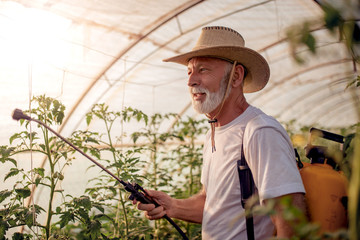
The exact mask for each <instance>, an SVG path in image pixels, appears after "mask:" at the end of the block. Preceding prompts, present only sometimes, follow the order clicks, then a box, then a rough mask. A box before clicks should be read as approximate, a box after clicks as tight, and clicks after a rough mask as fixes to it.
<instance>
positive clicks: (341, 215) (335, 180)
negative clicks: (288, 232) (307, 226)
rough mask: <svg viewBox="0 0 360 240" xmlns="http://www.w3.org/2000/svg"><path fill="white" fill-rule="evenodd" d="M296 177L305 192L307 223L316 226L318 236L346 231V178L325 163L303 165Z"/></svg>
mask: <svg viewBox="0 0 360 240" xmlns="http://www.w3.org/2000/svg"><path fill="white" fill-rule="evenodd" d="M300 175H301V178H302V180H303V183H304V186H305V190H306V195H305V197H306V204H307V207H308V209H307V210H308V214H309V218H310V221H311V222H314V223H318V224H319V225H320V233H323V232H334V231H337V230H339V229H342V228H346V227H347V210H346V209H345V206H344V202H346V198H347V186H348V181H347V179H346V177H345V176H344V175H343V174H342V173H341V172H339V171H336V170H334V169H333V168H332V166H330V165H328V164H326V163H312V164H305V165H304V167H303V168H301V169H300ZM344 197H345V198H344Z"/></svg>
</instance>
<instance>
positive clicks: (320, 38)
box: [0, 0, 360, 240]
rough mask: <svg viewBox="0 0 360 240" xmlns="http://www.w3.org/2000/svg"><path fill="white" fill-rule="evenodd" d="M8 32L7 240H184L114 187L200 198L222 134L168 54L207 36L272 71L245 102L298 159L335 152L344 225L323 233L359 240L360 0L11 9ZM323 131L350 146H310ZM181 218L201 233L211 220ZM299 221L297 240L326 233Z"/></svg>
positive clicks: (111, 1)
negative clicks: (234, 36) (231, 42)
mask: <svg viewBox="0 0 360 240" xmlns="http://www.w3.org/2000/svg"><path fill="white" fill-rule="evenodd" d="M0 26H1V31H0V43H1V44H0V49H1V51H0V52H1V55H0V61H1V64H0V82H1V86H2V87H1V91H2V94H1V95H0V97H1V99H2V105H1V107H0V117H1V120H2V121H1V122H0V124H1V125H2V127H1V128H0V129H1V130H0V131H1V138H0V143H1V163H0V171H1V173H2V174H1V176H2V179H1V180H0V181H1V188H0V240H1V239H182V237H181V235H179V232H178V231H177V230H176V229H175V228H174V226H172V225H171V224H170V223H169V222H170V221H166V219H160V220H155V221H150V220H148V219H147V218H146V217H145V216H144V212H142V211H140V210H138V209H137V208H136V205H134V204H133V203H132V201H131V200H129V199H128V198H129V196H130V193H129V192H128V191H125V190H124V187H123V186H122V184H121V183H120V182H119V181H118V180H119V179H120V180H123V181H125V182H126V183H134V182H136V183H138V184H140V185H141V186H142V187H144V188H145V189H155V190H159V191H163V192H166V193H167V194H168V195H169V196H172V197H174V198H178V199H182V198H188V197H190V196H192V195H194V194H196V193H198V192H199V191H201V189H202V184H201V183H200V179H201V172H202V154H203V145H204V140H205V139H206V133H207V132H208V131H211V126H210V124H209V123H208V119H207V117H206V116H205V115H204V114H199V113H198V112H197V111H195V110H194V109H193V107H192V101H191V98H190V94H189V86H188V81H189V80H188V79H189V76H188V70H187V67H186V66H183V65H181V64H177V63H173V62H165V61H163V60H164V59H167V58H170V57H173V56H175V55H179V54H183V53H186V52H189V51H191V50H192V48H193V47H194V46H195V45H196V42H197V40H198V38H199V35H200V33H201V31H202V29H203V28H204V27H209V26H222V27H227V28H231V29H233V30H235V31H237V32H239V33H240V34H241V35H242V37H243V38H244V40H245V46H246V47H247V48H250V49H253V50H255V51H256V52H258V53H259V54H260V55H261V56H262V57H263V58H264V59H265V60H266V61H267V63H268V65H269V68H270V78H269V81H268V83H267V85H266V86H265V87H264V88H263V89H262V90H260V91H257V92H253V93H245V94H244V95H245V98H246V100H247V102H248V103H249V104H250V105H252V106H254V107H257V108H259V109H261V110H262V111H263V112H265V113H266V114H268V115H269V116H272V117H274V118H276V119H277V120H278V121H279V122H280V123H281V125H282V126H283V127H284V128H285V130H286V131H287V133H288V135H289V137H290V139H291V141H292V144H293V146H294V148H296V149H297V151H298V152H299V157H300V159H301V160H303V161H305V162H309V161H310V160H311V159H309V157H308V156H307V152H306V151H307V150H306V149H305V147H306V146H309V144H310V142H311V141H314V142H315V141H317V142H316V144H319V145H324V146H325V145H326V147H327V148H328V149H330V150H334V151H331V152H336V153H335V154H334V156H335V155H336V154H337V155H336V157H334V161H335V163H334V169H332V170H334V171H335V170H336V172H337V173H341V174H342V176H345V177H344V178H346V182H347V183H346V196H344V197H346V199H348V200H346V205H347V209H346V211H347V213H346V226H345V227H343V228H339V229H336V231H335V230H334V231H331V233H328V237H329V239H354V240H355V239H359V238H360V219H359V217H360V214H359V212H360V210H359V205H360V204H359V203H360V199H359V198H360V190H359V189H360V144H359V143H360V142H359V134H360V129H359V127H360V125H359V122H360V107H359V106H360V91H359V87H360V77H359V68H360V65H359V63H360V2H359V1H356V0H344V1H336V0H291V1H290V0H251V1H250V0H176V1H175V0H147V1H145V0H133V1H130V0H31V1H29V0H3V1H0ZM15 109H19V110H21V111H19V112H17V113H19V114H22V113H23V114H25V115H24V116H25V118H26V117H29V118H31V120H32V119H33V120H34V121H28V120H29V119H20V120H19V119H13V117H14V110H15ZM15 118H16V117H15ZM20 118H24V117H20ZM16 120H19V121H16ZM39 122H40V123H39ZM41 123H43V124H44V125H45V126H44V125H42V124H41ZM47 126H48V127H50V128H51V129H52V130H53V131H54V132H55V133H53V132H51V130H49V129H48V128H47ZM312 128H315V129H320V130H323V135H322V136H323V137H325V138H326V136H338V137H339V136H340V137H341V140H339V141H337V140H336V141H334V138H332V137H330V138H332V140H333V141H330V143H329V141H326V140H324V139H315V140H314V139H313V138H312V137H313V136H311V132H310V129H312ZM56 134H58V135H60V137H59V136H56ZM326 134H329V135H326ZM332 134H333V135H332ZM317 137H320V138H321V136H317ZM62 138H64V139H65V141H64V140H63V139H62ZM66 141H68V142H70V145H69V144H67V143H66ZM335 142H336V143H335ZM71 145H73V146H75V149H78V150H80V151H78V150H75V149H74V147H72V146H71ZM310 145H311V144H310ZM84 155H86V156H84ZM91 159H92V160H93V161H91ZM94 163H95V164H94ZM96 163H99V164H98V166H96V165H97V164H96ZM99 165H100V167H99ZM101 167H103V168H105V170H104V169H101ZM107 171H108V172H107ZM111 175H113V176H111ZM114 176H115V177H114ZM116 178H118V179H116ZM140 192H141V190H140ZM347 201H348V202H347ZM239 204H240V199H239ZM239 206H240V205H239ZM289 208H291V206H290V207H289ZM265 211H267V212H266V214H270V212H271V211H270V210H269V209H267V210H266V208H265V207H264V209H262V210H260V212H262V214H264V212H265ZM288 211H289V212H290V211H291V209H288ZM329 211H330V210H329ZM232 217H233V218H236V217H244V216H239V215H236V214H235V215H234V216H232ZM334 218H339V217H338V216H334ZM174 221H175V225H177V226H179V228H181V229H182V231H183V232H184V234H186V235H187V237H188V238H189V239H202V237H203V238H205V237H204V236H202V231H201V228H202V226H201V224H197V223H189V222H186V221H181V220H178V219H174ZM304 221H307V222H306V224H305V227H303V228H302V230H299V232H297V233H295V235H297V237H298V238H296V239H315V238H314V237H315V236H319V235H320V234H324V233H323V232H322V228H321V227H319V225H316V223H314V222H311V221H308V220H304ZM306 227H307V228H306ZM319 229H320V230H319ZM300 232H301V234H303V235H300ZM311 237H313V238H311Z"/></svg>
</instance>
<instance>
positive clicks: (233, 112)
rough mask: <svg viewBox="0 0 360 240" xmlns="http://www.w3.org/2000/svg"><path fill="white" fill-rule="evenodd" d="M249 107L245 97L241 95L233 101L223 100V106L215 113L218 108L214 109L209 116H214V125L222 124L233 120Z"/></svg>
mask: <svg viewBox="0 0 360 240" xmlns="http://www.w3.org/2000/svg"><path fill="white" fill-rule="evenodd" d="M248 107H249V104H248V103H247V102H246V99H245V98H244V97H243V96H242V97H239V98H238V99H236V101H235V102H233V103H231V102H227V101H226V102H225V104H224V106H223V107H222V109H221V110H220V112H219V113H218V114H217V111H218V109H215V110H214V111H213V112H211V113H210V114H209V117H210V118H212V117H214V116H216V114H217V116H216V119H217V121H216V123H215V126H216V127H220V126H224V125H226V124H228V123H230V122H231V121H233V120H234V119H235V118H237V117H238V116H240V115H241V114H242V113H243V112H245V110H246V109H247V108H248Z"/></svg>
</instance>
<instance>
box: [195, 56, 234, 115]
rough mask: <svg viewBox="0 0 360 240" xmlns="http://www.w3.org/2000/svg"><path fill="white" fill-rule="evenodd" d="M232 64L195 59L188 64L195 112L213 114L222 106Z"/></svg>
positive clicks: (216, 60) (210, 59) (208, 59)
mask: <svg viewBox="0 0 360 240" xmlns="http://www.w3.org/2000/svg"><path fill="white" fill-rule="evenodd" d="M230 71H231V64H230V63H228V62H226V61H223V60H220V59H215V58H193V59H191V60H190V61H189V64H188V75H189V81H188V86H189V91H190V94H191V100H192V104H193V107H194V109H195V111H197V112H198V113H211V112H212V111H214V110H215V109H216V107H218V106H219V105H220V104H221V101H222V99H223V97H224V95H225V91H226V87H227V80H228V79H229V75H230Z"/></svg>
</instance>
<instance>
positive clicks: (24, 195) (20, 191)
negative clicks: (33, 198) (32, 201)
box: [15, 188, 31, 198]
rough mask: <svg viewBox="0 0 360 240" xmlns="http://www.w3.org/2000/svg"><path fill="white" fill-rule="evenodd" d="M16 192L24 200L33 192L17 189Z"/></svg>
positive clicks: (26, 189) (27, 189)
mask: <svg viewBox="0 0 360 240" xmlns="http://www.w3.org/2000/svg"><path fill="white" fill-rule="evenodd" d="M15 192H16V193H17V194H18V195H19V196H20V197H22V198H27V197H29V196H30V195H31V191H30V189H29V188H17V189H15Z"/></svg>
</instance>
